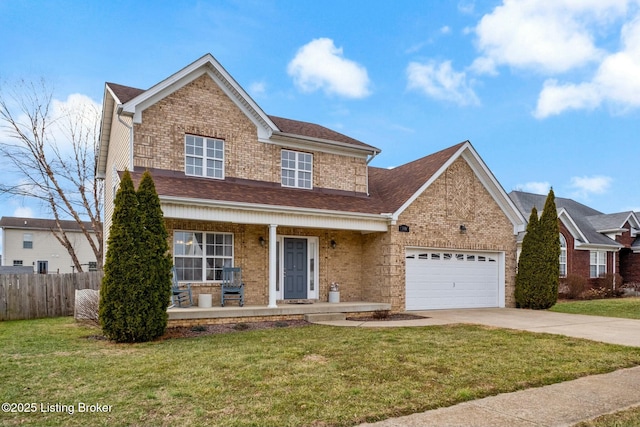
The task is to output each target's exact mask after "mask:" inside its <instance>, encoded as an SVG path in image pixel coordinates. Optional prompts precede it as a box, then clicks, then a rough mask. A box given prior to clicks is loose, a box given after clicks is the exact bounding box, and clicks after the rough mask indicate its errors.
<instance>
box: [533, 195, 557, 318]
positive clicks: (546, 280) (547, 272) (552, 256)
mask: <svg viewBox="0 0 640 427" xmlns="http://www.w3.org/2000/svg"><path fill="white" fill-rule="evenodd" d="M539 226H540V239H541V241H542V253H541V257H542V259H541V262H542V265H541V275H542V278H541V280H542V288H541V289H540V292H541V294H540V296H539V301H538V304H539V308H541V309H546V308H549V307H551V306H553V305H554V304H555V303H556V302H557V301H558V285H559V283H560V227H559V225H558V212H557V210H556V197H555V194H554V193H553V188H552V189H551V190H549V194H548V195H547V200H546V201H545V203H544V210H543V211H542V215H541V216H540V224H539Z"/></svg>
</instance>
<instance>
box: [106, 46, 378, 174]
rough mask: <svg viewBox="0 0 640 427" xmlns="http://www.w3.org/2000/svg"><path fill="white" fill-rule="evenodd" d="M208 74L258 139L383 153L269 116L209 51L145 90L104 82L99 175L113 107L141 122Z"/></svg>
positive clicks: (318, 128) (316, 127)
mask: <svg viewBox="0 0 640 427" xmlns="http://www.w3.org/2000/svg"><path fill="white" fill-rule="evenodd" d="M205 74H206V75H208V76H209V77H210V78H211V79H212V80H213V81H214V82H215V83H216V84H217V85H218V87H220V89H221V90H222V91H223V92H224V93H225V94H226V95H227V96H228V97H229V99H231V100H232V101H233V102H234V103H235V104H236V105H237V106H238V108H240V110H241V111H242V112H243V113H244V114H245V115H246V116H247V117H248V118H249V120H251V121H252V122H253V123H254V124H255V125H256V129H257V133H258V135H257V136H258V140H260V141H262V142H271V143H279V141H280V140H282V141H283V143H290V142H292V141H293V142H295V140H299V141H302V142H303V143H310V144H314V145H315V146H317V147H337V148H339V149H349V150H352V151H353V150H355V151H357V152H360V153H361V154H362V155H363V156H375V155H377V154H378V153H380V149H378V148H376V147H373V146H371V145H368V144H365V143H364V142H361V141H358V140H356V139H354V138H351V137H348V136H346V135H343V134H341V133H339V132H336V131H333V130H331V129H328V128H325V127H323V126H320V125H317V124H313V123H308V122H302V121H297V120H291V119H285V118H282V117H277V116H269V115H267V114H266V113H265V112H264V111H262V109H261V108H260V106H258V104H257V103H256V102H255V101H254V100H253V99H252V98H251V97H250V96H249V94H248V93H247V92H246V91H245V90H244V89H243V88H242V87H241V86H240V85H239V84H238V83H237V82H236V81H235V80H234V79H233V77H232V76H231V75H230V74H229V73H228V72H227V71H226V70H225V69H224V67H222V65H221V64H220V63H219V62H218V61H217V60H216V59H215V58H214V57H213V56H212V55H211V54H209V53H208V54H206V55H204V56H202V57H201V58H199V59H198V60H196V61H194V62H193V63H191V64H189V65H187V66H186V67H184V68H183V69H181V70H180V71H178V72H176V73H174V74H172V75H171V76H169V77H167V78H166V79H164V80H162V81H161V82H159V83H157V84H155V85H154V86H152V87H151V88H149V89H146V90H145V89H138V88H134V87H130V86H124V85H121V84H117V83H105V91H104V99H103V104H102V122H101V125H100V139H99V141H100V144H99V152H98V166H97V172H96V175H97V176H98V177H99V178H104V176H105V174H106V162H107V152H108V150H109V143H110V131H111V121H112V120H113V110H114V107H117V113H116V114H118V115H120V114H123V115H127V116H130V117H132V119H133V122H134V123H141V122H142V112H143V111H144V110H145V109H147V108H148V107H150V106H152V105H153V104H155V103H156V102H158V101H159V100H161V99H162V98H164V97H166V96H168V95H170V94H171V93H173V92H175V91H177V90H179V89H180V88H182V87H184V86H185V85H187V84H189V83H190V82H192V81H193V80H195V79H197V78H199V77H200V76H202V75H205Z"/></svg>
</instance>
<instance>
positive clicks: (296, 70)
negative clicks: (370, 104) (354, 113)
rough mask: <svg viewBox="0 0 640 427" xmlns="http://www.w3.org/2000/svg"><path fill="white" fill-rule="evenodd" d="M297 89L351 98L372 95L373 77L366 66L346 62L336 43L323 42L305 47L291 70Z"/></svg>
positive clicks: (324, 39)
mask: <svg viewBox="0 0 640 427" xmlns="http://www.w3.org/2000/svg"><path fill="white" fill-rule="evenodd" d="M287 72H288V73H289V75H290V76H292V77H293V79H294V82H295V84H296V86H297V87H298V88H299V89H300V90H302V91H303V92H314V91H316V90H318V89H322V90H324V91H325V92H326V93H328V94H335V95H339V96H344V97H347V98H364V97H366V96H367V95H369V94H370V90H369V84H370V81H369V77H368V75H367V70H366V68H365V67H363V66H362V65H360V64H358V63H356V62H354V61H352V60H349V59H346V58H344V56H343V52H342V48H337V47H336V46H335V45H334V43H333V40H331V39H328V38H319V39H315V40H312V41H311V42H309V43H307V44H306V45H304V46H302V47H301V48H300V49H299V50H298V52H297V53H296V56H295V57H294V58H293V59H292V60H291V62H290V63H289V65H288V66H287Z"/></svg>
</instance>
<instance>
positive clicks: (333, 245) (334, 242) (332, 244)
mask: <svg viewBox="0 0 640 427" xmlns="http://www.w3.org/2000/svg"><path fill="white" fill-rule="evenodd" d="M337 245H338V244H337V243H336V241H335V240H333V239H331V248H333V249H335V248H336V246H337Z"/></svg>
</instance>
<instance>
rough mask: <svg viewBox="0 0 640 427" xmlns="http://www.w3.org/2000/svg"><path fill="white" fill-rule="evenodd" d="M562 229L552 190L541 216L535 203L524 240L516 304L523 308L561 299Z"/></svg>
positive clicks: (543, 307)
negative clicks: (560, 260) (559, 224)
mask: <svg viewBox="0 0 640 427" xmlns="http://www.w3.org/2000/svg"><path fill="white" fill-rule="evenodd" d="M559 259H560V230H559V226H558V214H557V212H556V204H555V195H554V194H553V190H551V191H550V192H549V195H548V196H547V200H546V201H545V206H544V210H543V211H542V215H541V217H540V218H539V219H538V211H537V209H536V208H535V207H534V208H533V209H532V211H531V216H530V217H529V224H527V234H525V236H524V240H523V241H522V252H521V253H520V259H519V261H518V274H517V275H516V291H515V297H516V304H517V306H518V307H521V308H532V309H535V310H544V309H547V308H549V307H551V306H552V305H554V304H555V303H556V301H557V300H558V284H559V276H560V264H559Z"/></svg>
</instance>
